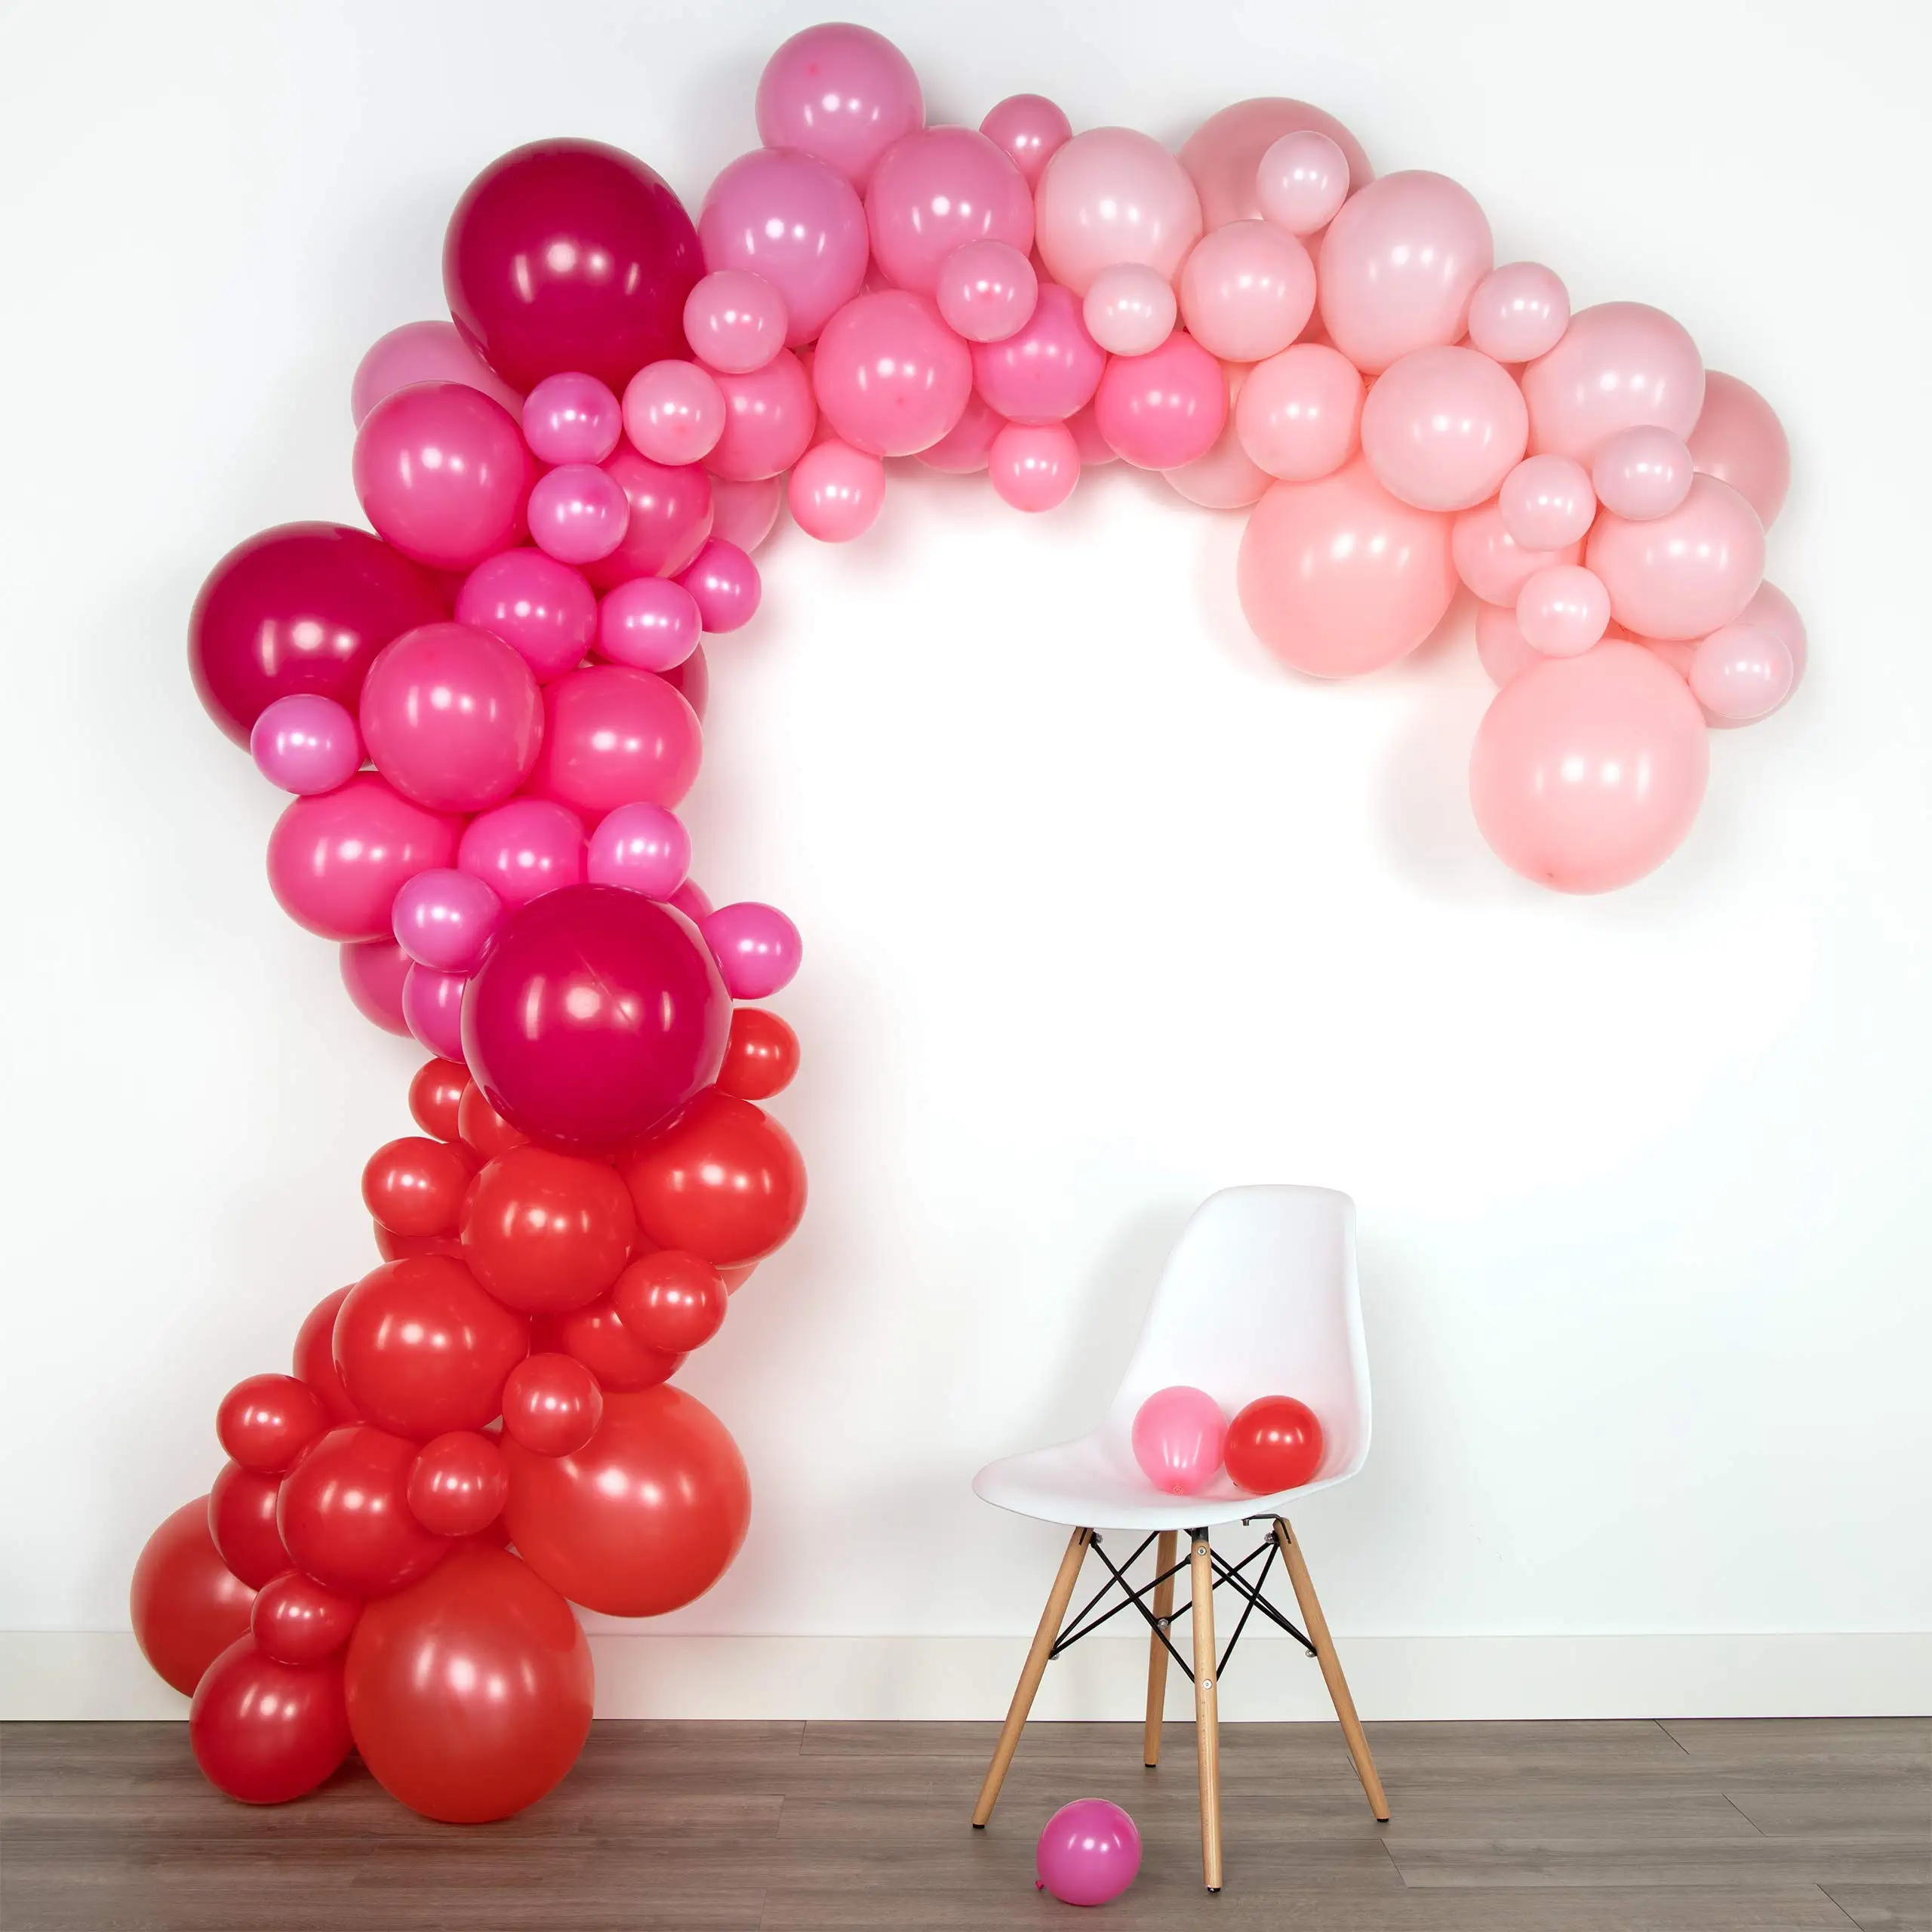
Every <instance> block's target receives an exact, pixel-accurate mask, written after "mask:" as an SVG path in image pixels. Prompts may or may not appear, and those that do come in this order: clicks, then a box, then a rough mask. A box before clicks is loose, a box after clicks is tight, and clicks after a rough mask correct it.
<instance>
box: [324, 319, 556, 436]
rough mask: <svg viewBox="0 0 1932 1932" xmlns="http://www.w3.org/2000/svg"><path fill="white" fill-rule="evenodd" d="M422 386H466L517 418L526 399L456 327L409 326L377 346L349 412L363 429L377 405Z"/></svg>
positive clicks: (354, 387)
mask: <svg viewBox="0 0 1932 1932" xmlns="http://www.w3.org/2000/svg"><path fill="white" fill-rule="evenodd" d="M415 383H463V384H464V385H465V386H467V387H469V388H470V389H479V390H481V392H482V393H483V394H484V395H487V396H488V397H489V398H491V401H494V402H499V403H501V404H502V405H503V408H506V409H507V410H509V411H511V412H512V414H515V411H518V409H520V408H521V407H522V404H523V398H521V396H519V395H518V394H517V392H516V391H515V389H512V388H511V387H510V386H509V383H506V382H505V381H504V380H503V377H500V375H498V374H497V372H496V371H494V369H491V368H488V367H487V366H486V365H485V364H484V362H483V361H481V358H479V357H478V355H477V353H476V352H475V350H474V349H472V348H471V347H470V346H469V343H466V342H465V341H464V340H463V337H461V336H460V334H457V328H456V325H455V324H454V322H405V323H404V324H403V325H402V326H401V328H399V329H391V330H390V331H389V334H387V335H386V336H381V337H378V338H377V340H376V341H374V343H371V345H370V346H369V349H368V352H367V353H365V355H364V356H363V358H362V359H361V361H360V362H358V363H357V365H355V380H354V381H353V382H352V383H351V384H350V385H349V414H350V415H351V416H352V417H353V418H354V419H355V426H356V428H357V429H361V426H362V424H363V421H364V419H365V417H367V416H368V414H369V412H370V411H371V410H372V409H374V408H375V406H376V405H377V403H379V402H381V401H383V400H385V399H386V398H388V397H389V396H392V395H395V392H396V391H397V390H398V389H408V388H410V387H411V386H413V385H414V384H415Z"/></svg>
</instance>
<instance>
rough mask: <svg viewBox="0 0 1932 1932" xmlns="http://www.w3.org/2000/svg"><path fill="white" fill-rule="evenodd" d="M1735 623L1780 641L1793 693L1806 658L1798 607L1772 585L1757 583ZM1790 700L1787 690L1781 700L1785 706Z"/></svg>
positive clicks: (1802, 673) (1802, 621) (1802, 620)
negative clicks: (1787, 656) (1788, 657)
mask: <svg viewBox="0 0 1932 1932" xmlns="http://www.w3.org/2000/svg"><path fill="white" fill-rule="evenodd" d="M1737 621H1738V622H1739V623H1741V624H1756V625H1758V626H1761V627H1762V628H1763V629H1766V630H1768V631H1770V632H1772V633H1773V634H1774V635H1775V636H1776V637H1777V638H1779V639H1780V641H1782V642H1783V645H1784V648H1785V649H1786V651H1788V652H1789V653H1790V655H1791V690H1792V691H1795V690H1797V688H1798V686H1799V685H1801V683H1802V682H1803V681H1804V666H1805V663H1806V660H1807V658H1808V657H1809V656H1810V648H1809V642H1808V640H1807V638H1806V636H1805V634H1804V619H1803V618H1802V617H1800V616H1799V615H1798V607H1797V606H1796V605H1794V604H1793V603H1792V601H1791V599H1790V598H1789V597H1787V596H1786V595H1785V594H1784V592H1783V591H1782V590H1780V589H1779V588H1778V587H1777V585H1776V584H1774V583H1761V584H1760V585H1758V594H1757V595H1756V596H1755V597H1754V598H1752V600H1751V601H1750V602H1749V603H1748V604H1747V605H1745V607H1744V609H1743V612H1742V614H1740V617H1738V620H1737ZM1790 697H1791V691H1787V692H1786V694H1785V701H1786V702H1787V703H1788V702H1789V700H1790Z"/></svg>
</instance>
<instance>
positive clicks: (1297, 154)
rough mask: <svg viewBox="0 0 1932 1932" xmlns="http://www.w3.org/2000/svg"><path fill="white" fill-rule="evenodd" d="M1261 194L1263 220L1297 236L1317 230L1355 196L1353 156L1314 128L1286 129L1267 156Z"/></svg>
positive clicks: (1258, 176)
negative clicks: (1351, 169) (1351, 187)
mask: <svg viewBox="0 0 1932 1932" xmlns="http://www.w3.org/2000/svg"><path fill="white" fill-rule="evenodd" d="M1254 195H1255V199H1256V200H1257V202H1260V206H1261V215H1262V219H1263V220H1265V221H1272V223H1274V224H1275V226H1276V227H1277V228H1280V229H1286V230H1287V232H1288V233H1289V234H1291V235H1317V234H1319V233H1320V232H1321V230H1322V229H1324V228H1326V227H1327V226H1328V224H1329V223H1331V221H1333V220H1334V219H1335V217H1336V215H1337V214H1338V213H1339V212H1340V209H1341V206H1342V204H1343V202H1345V201H1346V200H1347V199H1348V198H1349V158H1348V156H1347V155H1345V154H1344V153H1343V152H1342V147H1341V143H1340V142H1339V141H1336V140H1331V138H1330V137H1328V136H1327V135H1326V134H1322V133H1321V132H1320V131H1318V129H1315V128H1301V129H1300V130H1299V131H1297V132H1296V133H1294V134H1284V135H1283V136H1282V137H1281V139H1280V140H1278V141H1276V142H1275V143H1272V145H1271V146H1269V149H1267V151H1266V152H1265V153H1264V154H1263V155H1262V157H1261V165H1260V167H1259V168H1257V170H1256V171H1255V181H1254Z"/></svg>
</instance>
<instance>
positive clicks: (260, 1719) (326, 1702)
mask: <svg viewBox="0 0 1932 1932" xmlns="http://www.w3.org/2000/svg"><path fill="white" fill-rule="evenodd" d="M188 1743H189V1749H192V1751H193V1752H194V1754H195V1763H196V1764H199V1765H200V1766H201V1767H202V1773H203V1774H204V1775H205V1777H207V1779H208V1782H209V1783H211V1785H213V1786H214V1787H215V1788H216V1789H217V1790H218V1791H223V1792H226V1793H227V1795H229V1797H230V1798H240V1799H241V1800H242V1802H243V1803H244V1804H287V1803H288V1801H289V1800H290V1799H291V1798H300V1796H302V1795H303V1793H304V1792H310V1791H313V1790H314V1789H315V1787H316V1786H318V1784H320V1783H321V1782H322V1780H324V1779H325V1778H326V1777H328V1775H329V1774H330V1773H331V1772H332V1771H333V1770H334V1769H335V1768H336V1767H337V1765H338V1764H340V1763H341V1762H342V1761H343V1758H346V1757H347V1756H348V1755H349V1743H350V1740H349V1707H348V1706H347V1704H346V1702H345V1701H344V1700H343V1688H342V1666H341V1665H340V1663H337V1662H335V1661H334V1660H331V1661H330V1662H328V1663H319V1664H306V1665H303V1664H288V1663H278V1662H277V1661H276V1660H275V1659H274V1658H273V1657H269V1656H266V1655H265V1654H263V1651H261V1650H260V1649H259V1648H258V1647H257V1645H256V1643H255V1640H254V1638H253V1637H242V1638H237V1639H236V1640H235V1642H233V1643H232V1644H229V1647H228V1648H227V1649H226V1650H225V1651H223V1652H222V1654H221V1655H220V1657H217V1658H216V1659H215V1660H214V1663H211V1664H210V1665H209V1666H208V1669H207V1671H206V1672H205V1674H204V1675H203V1676H202V1681H201V1682H200V1684H198V1685H197V1686H196V1687H195V1701H194V1703H193V1705H192V1706H191V1707H190V1708H189V1712H188Z"/></svg>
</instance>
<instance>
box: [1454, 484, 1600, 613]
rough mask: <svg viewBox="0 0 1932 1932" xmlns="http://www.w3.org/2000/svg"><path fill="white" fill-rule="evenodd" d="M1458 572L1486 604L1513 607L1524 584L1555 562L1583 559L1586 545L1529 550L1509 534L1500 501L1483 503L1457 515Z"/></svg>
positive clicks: (1571, 561) (1455, 533)
mask: <svg viewBox="0 0 1932 1932" xmlns="http://www.w3.org/2000/svg"><path fill="white" fill-rule="evenodd" d="M1450 549H1451V554H1452V555H1453V556H1454V558H1455V564H1456V574H1457V576H1458V577H1460V578H1461V579H1462V580H1463V582H1464V583H1466V584H1467V585H1468V586H1469V589H1471V590H1472V592H1474V593H1475V595H1476V596H1477V597H1478V598H1480V599H1481V601H1482V602H1484V603H1485V604H1500V605H1506V607H1507V608H1509V609H1510V610H1512V611H1513V610H1515V608H1516V599H1517V598H1518V597H1519V596H1520V595H1521V594H1522V589H1523V586H1524V584H1526V583H1527V582H1528V581H1529V580H1530V579H1531V577H1534V575H1535V574H1537V571H1540V570H1542V569H1543V568H1546V566H1547V565H1551V564H1576V563H1580V562H1582V561H1583V545H1582V544H1581V543H1566V544H1564V546H1563V547H1562V548H1561V549H1558V550H1526V549H1524V548H1523V546H1521V544H1520V543H1518V542H1517V541H1516V540H1515V538H1514V537H1512V536H1511V535H1510V534H1509V531H1508V529H1507V528H1506V527H1505V526H1504V524H1503V511H1502V506H1501V505H1500V503H1483V504H1480V505H1478V506H1477V507H1476V508H1475V509H1472V510H1465V511H1464V512H1463V513H1462V515H1460V516H1459V517H1458V518H1457V519H1456V521H1455V526H1454V531H1453V534H1451V539H1450Z"/></svg>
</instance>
